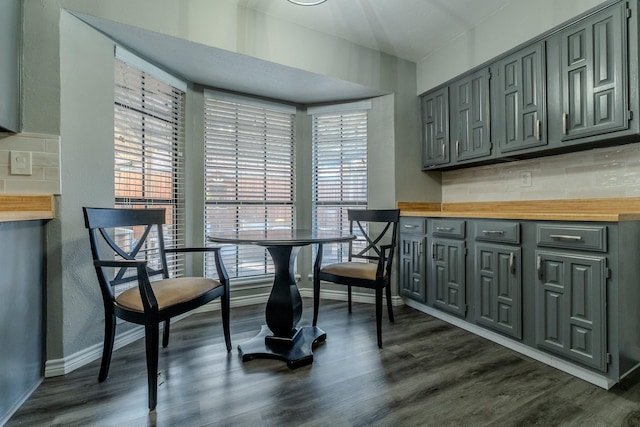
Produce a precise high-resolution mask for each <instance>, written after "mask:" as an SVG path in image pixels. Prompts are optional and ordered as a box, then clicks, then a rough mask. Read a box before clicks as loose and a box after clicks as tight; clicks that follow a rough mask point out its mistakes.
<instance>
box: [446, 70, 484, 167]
mask: <svg viewBox="0 0 640 427" xmlns="http://www.w3.org/2000/svg"><path fill="white" fill-rule="evenodd" d="M451 91H452V93H451V100H452V105H451V106H450V109H451V120H452V123H451V134H452V140H454V141H455V146H454V147H453V149H452V153H451V157H452V159H453V161H454V162H455V161H464V160H468V159H480V158H484V157H489V156H490V155H491V139H490V127H489V126H490V114H489V111H490V110H489V70H488V69H483V70H480V71H478V72H476V73H474V74H472V75H469V76H466V77H463V78H461V79H460V80H458V81H456V82H454V83H452V84H451Z"/></svg>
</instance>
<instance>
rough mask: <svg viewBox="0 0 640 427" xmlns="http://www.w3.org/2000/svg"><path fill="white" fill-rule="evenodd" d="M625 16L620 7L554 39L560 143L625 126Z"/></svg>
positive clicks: (624, 3) (620, 4)
mask: <svg viewBox="0 0 640 427" xmlns="http://www.w3.org/2000/svg"><path fill="white" fill-rule="evenodd" d="M626 14H627V5H626V2H622V3H619V4H616V5H613V6H611V7H609V8H607V9H605V10H604V11H602V12H600V13H598V14H596V15H594V16H592V17H590V18H588V19H585V20H584V21H580V22H578V23H576V24H574V25H572V26H570V27H568V28H567V29H565V30H564V31H562V32H561V33H560V35H559V37H560V40H561V46H562V50H561V53H560V60H561V94H562V117H561V122H562V135H563V136H562V140H563V141H567V140H571V139H575V138H580V137H585V136H592V135H598V134H602V133H606V132H612V131H616V130H623V129H626V128H627V127H628V118H629V117H628V114H627V108H628V106H627V105H628V104H627V93H626V83H625V82H626V78H627V76H626V70H627V58H626V45H627V40H626V37H627V36H626V35H627V18H626Z"/></svg>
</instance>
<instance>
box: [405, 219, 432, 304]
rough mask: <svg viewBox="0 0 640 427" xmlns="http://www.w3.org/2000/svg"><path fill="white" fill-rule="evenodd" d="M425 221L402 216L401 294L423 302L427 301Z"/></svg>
mask: <svg viewBox="0 0 640 427" xmlns="http://www.w3.org/2000/svg"><path fill="white" fill-rule="evenodd" d="M424 222H425V220H424V219H422V220H421V219H415V218H401V220H400V251H399V254H400V255H399V261H400V267H399V274H400V278H399V283H400V295H402V296H404V297H407V298H411V299H412V300H414V301H418V302H422V303H424V302H426V301H427V283H426V269H425V261H426V254H425V248H426V242H427V237H426V235H425V231H424Z"/></svg>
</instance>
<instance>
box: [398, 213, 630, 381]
mask: <svg viewBox="0 0 640 427" xmlns="http://www.w3.org/2000/svg"><path fill="white" fill-rule="evenodd" d="M409 219H410V221H408V222H405V224H407V225H408V226H409V227H415V224H419V227H424V226H425V225H427V226H428V227H426V228H424V230H425V233H424V234H422V232H417V231H416V230H415V229H414V231H413V232H408V233H407V231H404V232H401V245H402V247H401V248H400V251H399V252H400V255H399V261H400V267H399V271H400V276H399V282H400V289H401V294H402V295H403V296H405V297H406V299H407V303H408V304H409V305H412V306H413V307H415V308H418V309H421V310H424V311H425V312H427V313H429V314H432V315H434V316H436V317H438V316H440V315H442V317H441V318H442V319H445V320H447V321H450V322H451V323H453V324H457V325H458V326H461V327H465V325H468V327H469V328H468V329H469V330H470V331H472V332H475V333H478V334H480V335H483V336H487V337H488V338H489V339H494V340H495V341H497V342H501V343H504V340H505V338H506V339H508V340H509V343H510V344H509V345H508V346H511V348H514V349H515V350H518V351H522V352H524V353H526V354H528V352H530V351H533V352H534V353H533V354H534V355H535V356H534V357H536V358H538V360H540V361H543V362H546V363H550V362H549V361H550V360H554V362H553V363H554V366H560V365H563V366H565V367H563V368H561V369H563V370H566V371H567V372H570V373H572V374H573V375H577V376H579V377H581V378H583V379H587V380H588V381H592V380H593V378H596V377H597V378H598V380H596V382H594V383H595V384H598V385H601V386H603V387H610V386H611V385H613V384H614V383H616V382H618V381H619V380H620V379H621V378H623V377H624V376H626V375H628V374H629V373H631V372H632V371H634V370H636V369H637V368H638V367H640V350H639V349H640V334H639V333H638V325H640V310H639V309H638V307H640V286H637V283H638V277H640V263H639V262H638V260H637V257H638V254H640V239H638V236H640V221H637V220H624V221H622V220H621V221H616V222H596V221H581V222H577V221H576V222H567V221H551V220H550V221H538V220H507V219H480V218H464V219H461V218H442V217H412V218H409ZM403 220H404V221H406V220H407V218H405V217H402V218H401V224H402V223H403ZM427 242H428V245H427V246H426V247H427V248H428V250H427V253H426V254H424V255H421V247H422V248H424V247H425V246H424V244H425V243H427ZM421 245H423V246H421ZM467 252H469V254H471V256H467ZM425 258H426V259H425ZM422 261H426V272H424V270H422V267H420V263H421V262H422ZM421 277H424V278H426V283H424V286H423V282H422V279H421ZM425 288H426V301H422V299H423V298H425V295H424V294H423V290H424V289H425ZM452 315H453V316H452ZM566 366H571V367H570V368H567V367H566ZM576 368H577V369H576ZM585 372H588V374H585ZM601 381H604V382H606V384H608V385H602V384H603V383H602V382H601Z"/></svg>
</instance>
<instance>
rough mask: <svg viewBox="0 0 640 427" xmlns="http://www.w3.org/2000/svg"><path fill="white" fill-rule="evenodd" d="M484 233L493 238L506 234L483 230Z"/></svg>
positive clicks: (500, 231)
mask: <svg viewBox="0 0 640 427" xmlns="http://www.w3.org/2000/svg"><path fill="white" fill-rule="evenodd" d="M482 233H483V234H489V235H492V236H502V235H503V234H504V230H482Z"/></svg>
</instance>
